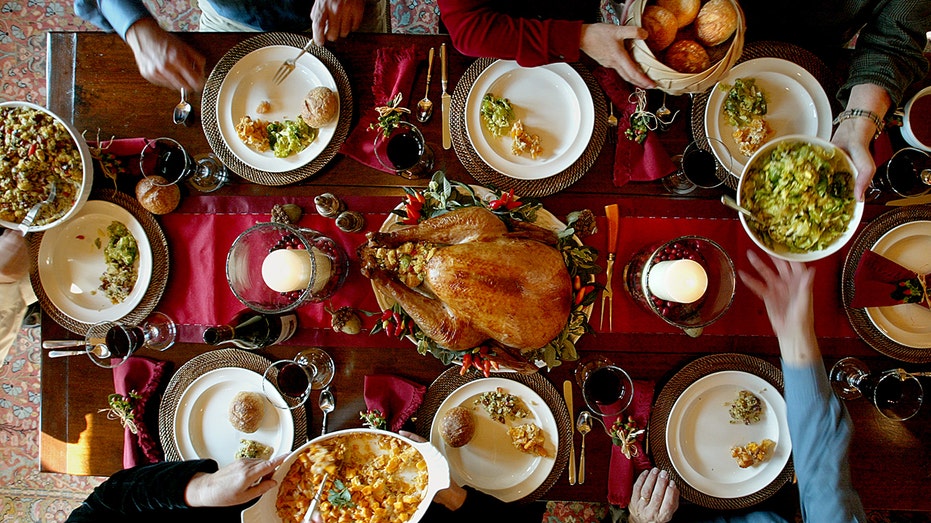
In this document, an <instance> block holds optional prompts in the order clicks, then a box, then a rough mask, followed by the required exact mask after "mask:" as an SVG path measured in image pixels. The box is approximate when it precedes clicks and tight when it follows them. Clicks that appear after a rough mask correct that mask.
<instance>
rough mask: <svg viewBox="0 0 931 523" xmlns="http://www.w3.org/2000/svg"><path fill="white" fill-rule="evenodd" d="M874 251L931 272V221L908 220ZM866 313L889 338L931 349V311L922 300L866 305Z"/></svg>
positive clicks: (903, 343)
mask: <svg viewBox="0 0 931 523" xmlns="http://www.w3.org/2000/svg"><path fill="white" fill-rule="evenodd" d="M870 250H872V251H873V252H875V253H876V254H879V255H881V256H884V257H886V258H888V259H890V260H892V261H894V262H896V263H898V264H899V265H901V266H903V267H906V268H908V269H912V270H914V271H915V272H916V273H921V274H928V273H929V272H931V221H915V222H909V223H905V224H902V225H899V226H898V227H896V228H894V229H892V230H890V231H889V232H887V233H886V234H884V235H883V236H882V237H881V238H880V239H879V240H877V241H876V244H875V245H873V247H872V249H870ZM866 315H867V316H868V317H869V318H870V321H872V322H873V325H875V326H876V328H877V329H879V331H880V332H882V333H883V334H885V335H886V337H887V338H889V339H890V340H892V341H894V342H896V343H901V344H902V345H905V346H906V347H914V348H917V349H928V348H931V310H928V308H927V307H925V306H923V305H921V304H919V303H903V304H901V305H892V306H889V307H867V308H866Z"/></svg>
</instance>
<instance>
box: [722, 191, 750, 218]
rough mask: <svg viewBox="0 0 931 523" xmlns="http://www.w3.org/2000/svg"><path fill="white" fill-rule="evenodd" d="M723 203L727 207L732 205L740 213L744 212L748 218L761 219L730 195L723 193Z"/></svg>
mask: <svg viewBox="0 0 931 523" xmlns="http://www.w3.org/2000/svg"><path fill="white" fill-rule="evenodd" d="M721 203H723V204H724V205H725V206H726V207H730V208H731V209H734V210H735V211H737V212H739V213H740V214H743V215H744V216H746V217H747V219H748V220H753V221H755V222H759V220H758V219H757V218H756V216H754V215H753V213H752V212H750V211H749V210H748V209H747V208H746V207H743V206H741V205H740V204H739V203H737V200H735V199H734V198H732V197H731V196H730V195H727V194H722V195H721Z"/></svg>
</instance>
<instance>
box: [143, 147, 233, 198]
mask: <svg viewBox="0 0 931 523" xmlns="http://www.w3.org/2000/svg"><path fill="white" fill-rule="evenodd" d="M139 170H140V171H141V172H142V174H143V175H144V176H152V175H158V176H161V177H163V178H165V179H166V180H168V183H165V184H159V185H174V184H177V183H179V182H181V180H184V179H187V183H188V185H190V186H191V187H193V188H194V189H197V190H198V191H200V192H213V191H215V190H217V189H219V188H220V187H222V186H223V184H225V183H226V182H227V181H228V180H229V171H228V170H227V168H226V166H225V165H223V162H221V161H220V158H218V157H217V155H215V154H213V153H207V154H201V155H198V156H196V157H193V158H192V157H191V155H190V154H188V152H187V150H186V149H185V148H184V146H182V145H181V144H180V143H178V141H177V140H173V139H171V138H166V137H162V138H156V139H154V140H150V141H148V142H147V143H146V144H145V147H143V148H142V152H141V153H140V155H139Z"/></svg>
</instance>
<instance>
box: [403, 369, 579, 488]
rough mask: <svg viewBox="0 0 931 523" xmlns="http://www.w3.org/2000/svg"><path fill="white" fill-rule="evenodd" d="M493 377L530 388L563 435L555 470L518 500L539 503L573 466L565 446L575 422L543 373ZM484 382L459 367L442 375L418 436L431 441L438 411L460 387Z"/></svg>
mask: <svg viewBox="0 0 931 523" xmlns="http://www.w3.org/2000/svg"><path fill="white" fill-rule="evenodd" d="M491 375H492V376H493V377H495V378H504V379H509V380H514V381H516V382H519V383H523V384H524V385H526V386H528V387H530V389H531V390H533V391H534V392H536V393H537V394H539V395H540V397H541V398H543V401H544V402H545V403H546V404H547V405H548V406H549V408H550V411H552V413H553V417H554V418H555V419H556V430H557V431H558V432H559V444H558V445H556V462H555V463H553V469H552V470H551V471H550V473H549V475H548V476H547V477H546V479H545V480H543V483H542V484H541V485H540V486H539V487H537V488H536V489H535V490H534V491H533V492H531V493H530V494H527V495H526V496H524V497H523V498H521V499H520V500H518V502H519V503H529V502H531V501H536V500H538V499H540V498H541V497H543V495H544V494H546V492H547V491H548V490H549V489H550V488H551V487H552V486H553V484H555V483H556V481H557V480H558V479H559V476H561V475H562V472H563V470H565V469H566V465H567V464H568V463H569V445H567V444H565V442H567V441H570V439H571V438H572V420H571V419H569V409H567V408H566V403H565V401H563V398H562V396H561V395H560V394H559V391H557V390H556V387H554V386H553V384H552V383H550V382H549V381H548V380H547V379H546V378H544V377H543V376H541V375H540V374H539V373H535V374H518V373H516V372H493V373H492V374H491ZM481 378H482V375H481V374H479V373H477V372H468V373H466V375H465V376H460V375H459V368H458V367H451V368H449V369H447V370H446V371H444V372H443V373H442V374H440V375H439V377H438V378H436V380H434V381H433V383H432V384H431V385H430V388H429V389H427V394H426V395H425V396H424V399H423V403H421V405H420V409H419V410H418V411H417V414H416V421H415V426H416V431H417V434H420V435H421V436H423V437H424V438H427V439H429V438H430V427H432V426H433V418H434V417H435V416H436V411H437V410H439V408H440V405H441V404H442V403H443V401H444V400H445V399H446V398H447V397H448V396H449V395H450V394H452V393H453V391H455V390H456V389H458V388H459V387H461V386H463V385H465V384H466V383H469V382H470V381H474V380H477V379H481Z"/></svg>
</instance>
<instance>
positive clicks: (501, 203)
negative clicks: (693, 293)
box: [371, 171, 601, 372]
mask: <svg viewBox="0 0 931 523" xmlns="http://www.w3.org/2000/svg"><path fill="white" fill-rule="evenodd" d="M489 189H490V190H491V191H492V193H493V195H494V197H492V198H490V199H487V201H486V200H483V199H482V198H480V197H479V196H478V195H476V194H475V191H474V190H473V189H472V188H471V187H470V186H468V185H466V184H464V183H460V182H456V181H450V180H448V179H446V175H445V174H444V173H443V172H442V171H437V172H436V173H435V174H434V175H433V178H432V179H431V180H430V183H429V184H428V185H427V187H426V188H425V189H423V190H421V191H417V190H415V189H412V188H409V187H407V188H405V189H404V191H405V192H406V193H407V196H406V198H405V200H404V203H403V205H402V208H400V209H395V210H393V211H392V213H393V214H395V215H397V216H398V217H399V221H400V222H401V223H405V224H409V225H413V224H416V223H419V222H420V221H423V220H426V219H428V218H433V217H436V216H441V215H443V214H446V213H448V212H450V211H453V210H455V209H459V208H462V207H472V206H478V205H480V206H483V207H485V208H487V209H488V210H490V211H491V212H493V213H494V214H495V215H497V216H498V218H500V219H501V220H503V221H505V222H510V221H522V222H530V223H533V222H536V221H537V214H538V212H539V211H540V209H542V208H543V205H542V204H541V203H540V202H538V201H536V200H535V199H533V198H522V197H517V196H515V195H514V192H513V191H507V192H504V191H500V190H498V189H496V188H494V187H489ZM587 216H588V214H586V213H584V212H577V213H571V214H570V215H569V216H567V218H566V219H567V227H566V229H564V230H562V231H560V232H558V233H557V238H558V243H557V246H556V248H557V249H558V250H559V251H560V252H561V253H562V255H563V260H564V261H565V263H566V268H567V270H568V271H569V277H570V278H571V280H572V281H573V282H576V281H578V282H579V286H578V287H576V286H575V285H574V286H573V304H572V309H571V311H570V313H569V320H568V321H567V322H566V328H565V329H563V331H562V332H560V334H559V335H558V336H557V337H556V338H555V339H553V340H552V341H550V343H548V344H547V345H545V346H543V347H540V348H539V349H536V350H534V351H532V352H530V353H525V355H526V356H527V357H528V359H530V360H531V361H542V362H544V363H545V364H546V366H547V367H548V368H552V367H556V366H558V365H559V364H560V363H561V362H562V361H573V360H576V359H578V353H577V352H576V350H575V343H574V342H573V341H572V339H573V338H577V337H578V336H581V335H583V334H586V333H590V332H593V330H592V328H591V326H590V325H589V324H588V316H587V315H586V314H585V309H586V308H587V307H589V306H590V305H591V304H592V303H594V301H595V296H596V295H597V292H596V291H597V289H599V288H600V286H599V285H597V284H595V283H594V280H595V278H594V275H595V274H597V273H598V272H600V271H601V267H599V266H598V265H597V264H596V261H597V259H598V251H597V250H596V249H594V248H592V247H588V246H586V245H580V244H579V242H578V241H577V240H576V239H575V237H574V236H575V235H576V233H577V230H576V227H577V226H580V225H584V228H588V224H583V222H586V221H587ZM579 232H581V231H579ZM583 282H584V285H583ZM583 289H584V290H583ZM381 331H385V333H386V334H387V335H389V336H393V337H397V338H403V337H406V336H409V337H410V338H411V339H413V340H414V343H416V345H417V352H418V353H420V354H428V353H429V354H432V355H433V356H435V357H436V358H437V359H439V360H440V361H441V362H443V364H444V365H449V364H450V363H453V362H457V361H464V358H465V357H466V356H469V357H470V359H473V360H474V358H475V356H476V355H479V361H481V362H483V364H484V361H486V360H491V361H494V358H495V354H494V353H493V350H492V351H488V350H487V347H475V348H473V349H469V350H465V351H453V350H449V349H447V348H445V347H442V346H440V345H438V344H437V343H436V342H435V341H434V340H433V339H432V338H430V337H429V336H427V335H426V334H425V333H424V332H423V331H421V330H420V328H418V327H417V325H416V324H415V323H414V321H413V320H412V319H411V318H410V316H408V315H407V313H406V312H405V311H404V309H402V308H401V306H400V305H398V304H397V303H395V304H394V305H393V306H392V307H390V308H389V309H386V310H385V311H384V312H383V313H382V317H381V321H378V322H376V323H375V326H374V327H373V328H372V331H371V334H375V333H378V332H381ZM483 349H486V350H483ZM490 365H491V363H490ZM481 370H482V371H483V372H484V366H483V367H482V369H481Z"/></svg>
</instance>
